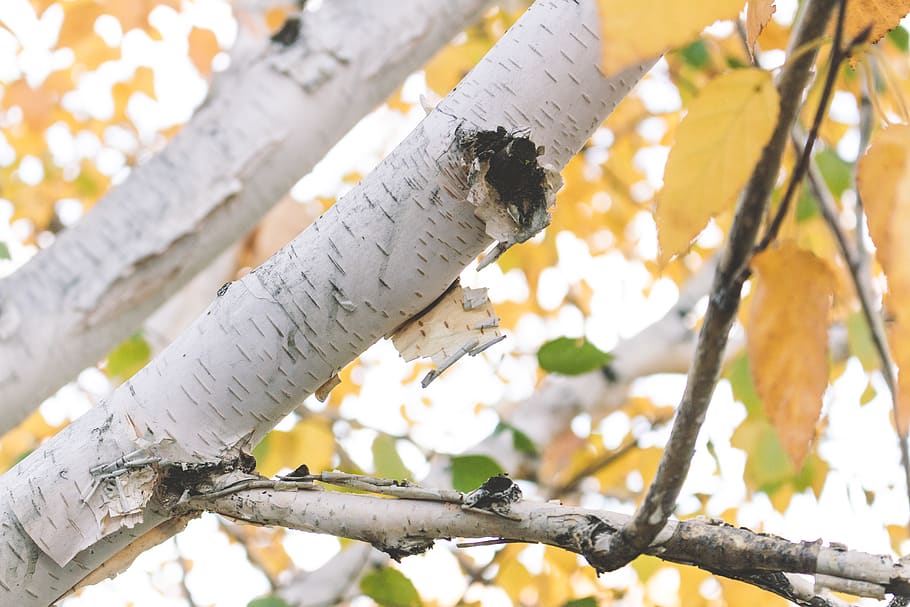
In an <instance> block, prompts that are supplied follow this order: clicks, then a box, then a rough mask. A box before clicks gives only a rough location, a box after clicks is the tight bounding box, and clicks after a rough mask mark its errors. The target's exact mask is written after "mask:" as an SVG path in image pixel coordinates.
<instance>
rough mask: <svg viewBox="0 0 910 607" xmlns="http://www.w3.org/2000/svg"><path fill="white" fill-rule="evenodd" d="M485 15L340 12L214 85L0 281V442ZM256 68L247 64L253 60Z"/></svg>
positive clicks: (353, 7)
mask: <svg viewBox="0 0 910 607" xmlns="http://www.w3.org/2000/svg"><path fill="white" fill-rule="evenodd" d="M488 4H489V0H456V1H453V2H442V3H440V2H435V1H433V0H415V1H414V2H407V3H402V2H396V1H394V0H383V1H375V2H360V1H359V0H336V1H334V2H327V3H325V5H324V6H323V7H322V8H321V9H320V10H318V11H313V12H310V11H307V12H305V13H303V17H302V18H301V29H300V33H299V35H298V36H297V39H296V40H295V41H293V42H292V43H291V44H289V45H283V44H278V43H269V42H268V41H266V42H265V43H264V46H260V47H258V50H257V52H250V53H244V54H243V55H244V57H249V58H248V59H246V60H245V61H241V62H240V63H239V64H238V65H236V66H234V67H232V68H231V69H230V70H229V71H228V72H225V73H224V74H220V75H219V76H218V77H217V79H216V80H215V81H214V83H213V85H212V90H211V91H210V93H209V97H208V99H207V100H206V102H205V103H204V104H203V106H202V107H201V108H200V109H199V110H198V111H197V113H196V115H195V116H194V117H193V119H192V121H191V122H190V123H189V124H188V125H187V126H186V127H185V128H184V129H183V130H182V131H181V132H180V133H179V134H178V135H177V136H176V137H175V138H174V139H173V140H172V141H171V142H170V143H169V144H168V145H167V146H166V147H165V149H164V150H162V151H161V153H159V154H158V155H156V156H154V157H153V158H152V159H150V160H149V161H148V162H146V163H145V164H143V165H141V166H139V167H137V168H135V169H134V170H133V171H132V173H131V174H130V176H129V177H128V178H127V180H126V181H125V182H124V183H122V184H121V185H119V186H117V187H116V188H114V189H112V190H111V191H110V192H109V193H108V194H107V195H106V196H105V197H104V198H103V199H102V200H101V201H100V202H99V203H98V204H97V205H96V206H95V207H94V208H93V209H92V211H91V212H90V213H88V214H87V215H86V217H85V218H83V219H82V221H80V222H79V224H77V225H76V226H74V227H73V228H72V229H70V230H67V231H65V232H63V233H62V234H60V235H59V236H58V238H57V240H56V242H55V243H54V245H53V246H52V247H50V248H49V249H47V250H44V251H41V252H39V253H38V254H37V255H36V256H35V257H34V258H33V259H31V260H30V261H29V262H28V263H27V264H26V265H25V266H23V267H22V268H20V269H19V270H18V271H17V272H15V273H14V274H13V275H12V276H10V277H8V278H6V279H4V280H2V281H0V394H2V396H3V398H2V407H0V434H2V433H4V432H5V431H6V430H9V429H10V428H12V427H14V426H15V425H16V424H18V423H19V422H20V421H21V420H22V419H24V418H25V417H26V416H27V415H28V414H29V413H30V412H31V411H33V410H34V409H35V408H37V406H38V405H39V404H40V403H41V401H42V400H44V399H45V398H46V397H48V396H50V395H51V394H53V393H54V391H56V390H57V389H58V388H59V387H60V386H62V385H63V384H64V383H66V382H67V381H69V380H70V379H72V377H73V376H75V375H76V373H78V372H79V371H80V370H82V369H84V368H85V367H87V366H90V365H92V364H94V363H95V362H96V361H97V360H98V359H100V358H101V357H102V356H104V355H105V354H107V353H108V352H109V351H110V350H111V349H112V348H113V347H114V346H116V345H117V343H119V342H120V341H121V340H123V339H124V338H126V337H127V336H128V335H129V334H130V333H131V332H132V331H133V330H135V328H136V327H138V326H139V325H140V324H141V323H142V321H143V320H144V319H145V318H146V317H147V316H148V315H149V314H151V313H152V312H153V311H154V310H155V309H156V308H157V307H158V306H159V305H160V304H161V303H162V302H163V301H164V300H165V299H166V298H167V297H168V296H169V295H170V294H172V293H174V292H176V291H177V290H178V289H179V288H180V287H181V286H182V285H183V284H185V283H186V282H187V281H188V280H189V279H190V278H192V276H193V275H195V274H196V272H198V271H199V270H201V269H202V268H204V267H205V266H206V265H207V264H208V263H209V262H210V261H211V260H212V259H214V258H215V257H216V256H217V255H218V253H220V252H221V251H222V250H223V249H225V248H226V247H227V246H228V245H230V244H231V243H232V242H234V241H235V240H236V239H238V238H239V237H240V236H241V235H243V234H244V233H245V232H246V231H247V230H248V229H249V228H250V227H252V225H253V224H254V223H255V222H256V221H257V220H258V219H259V218H260V217H261V216H262V215H263V214H264V213H265V212H266V211H267V210H268V209H269V208H270V207H271V206H272V205H273V204H274V203H276V202H277V201H278V200H279V199H280V198H281V197H282V196H283V195H284V194H285V193H286V192H287V191H288V190H289V189H290V188H291V186H292V185H293V184H294V183H295V181H297V179H299V178H300V177H301V176H302V175H304V174H306V173H307V172H308V171H310V169H312V168H313V166H314V165H315V164H316V162H318V161H319V160H320V159H321V158H322V157H323V156H324V155H325V153H326V152H327V151H328V150H329V148H330V147H331V146H332V145H333V144H334V143H335V142H337V141H338V140H339V139H340V138H341V137H342V136H343V135H344V134H345V133H346V132H347V131H348V130H349V129H350V128H351V127H352V126H353V125H354V124H355V123H356V122H357V120H359V119H360V118H361V117H362V116H363V115H365V114H366V113H367V112H369V111H370V110H372V109H373V108H374V107H375V106H376V105H377V104H379V103H381V102H382V100H383V99H385V98H386V97H387V96H388V95H389V94H390V93H391V92H392V91H393V90H394V89H395V87H396V86H398V85H399V84H400V83H401V81H402V80H403V79H404V78H405V76H407V75H408V74H409V73H410V72H411V71H413V70H415V69H417V68H418V67H420V66H421V65H422V64H423V63H424V62H425V61H426V60H427V59H429V57H430V56H431V55H432V54H433V53H434V52H435V51H436V50H437V49H438V48H439V47H441V46H442V45H443V44H445V43H446V42H448V41H449V40H450V39H451V38H452V37H453V36H454V35H455V34H457V33H458V32H459V31H461V30H462V29H463V28H464V27H465V26H466V25H468V24H469V23H470V22H471V21H472V20H473V19H475V18H476V17H477V16H478V15H479V14H480V12H481V11H482V10H483V8H484V7H486V6H487V5H488ZM250 55H251V56H250Z"/></svg>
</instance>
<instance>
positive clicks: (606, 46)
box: [598, 0, 743, 74]
mask: <svg viewBox="0 0 910 607" xmlns="http://www.w3.org/2000/svg"><path fill="white" fill-rule="evenodd" d="M598 4H599V6H600V33H601V35H600V38H601V45H602V50H601V52H602V55H601V61H600V65H601V68H602V69H603V71H604V73H606V74H616V73H618V72H619V71H620V70H622V69H623V68H626V67H629V66H631V65H633V64H635V63H638V62H640V61H643V60H645V59H648V58H651V57H657V56H658V55H660V54H661V53H663V52H665V51H666V50H667V49H670V48H673V47H675V46H681V45H683V44H685V43H686V42H689V41H690V40H692V39H693V38H695V37H696V36H697V35H698V34H699V32H701V30H703V29H704V28H705V27H707V26H708V25H711V24H712V23H714V22H715V21H719V20H722V19H735V18H736V16H737V15H738V14H739V12H740V11H741V10H742V8H743V0H702V1H700V2H679V1H676V0H652V1H650V2H630V1H629V0H598Z"/></svg>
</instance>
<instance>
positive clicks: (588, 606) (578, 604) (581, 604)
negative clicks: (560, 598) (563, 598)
mask: <svg viewBox="0 0 910 607" xmlns="http://www.w3.org/2000/svg"><path fill="white" fill-rule="evenodd" d="M563 607H597V599H595V598H594V597H593V596H586V597H584V598H582V599H572V600H571V601H568V602H566V603H565V604H564V605H563Z"/></svg>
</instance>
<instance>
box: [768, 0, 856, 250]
mask: <svg viewBox="0 0 910 607" xmlns="http://www.w3.org/2000/svg"><path fill="white" fill-rule="evenodd" d="M846 13H847V2H846V0H844V1H843V2H841V5H840V10H839V11H838V12H837V26H836V27H835V28H834V44H833V45H832V47H831V57H830V63H829V65H828V73H827V75H826V76H825V85H824V87H823V88H822V96H821V99H820V100H819V102H818V108H817V109H816V110H815V117H814V118H813V120H812V128H811V129H809V135H808V137H807V138H806V143H805V145H804V146H803V149H802V151H801V153H800V154H799V157H798V160H797V161H796V166H795V167H793V171H792V172H791V173H790V181H789V182H788V183H787V190H786V191H785V193H784V197H783V198H782V199H781V201H780V206H778V207H777V213H776V214H775V215H774V219H772V220H771V224H770V225H769V226H768V229H767V231H766V232H765V235H764V236H763V237H762V239H761V241H759V243H758V244H757V245H756V246H755V252H756V253H758V252H760V251H764V250H765V249H767V248H768V245H770V244H771V243H772V242H774V239H776V238H777V234H778V232H779V231H780V227H781V225H782V224H783V223H784V218H785V217H786V216H787V211H788V210H789V208H790V202H791V201H792V200H793V195H794V194H795V193H796V188H797V186H798V185H799V184H800V183H802V181H803V178H804V177H805V174H806V170H807V169H808V168H809V161H810V160H811V158H812V148H813V147H815V142H816V140H817V139H818V133H819V130H820V129H821V126H822V120H824V118H825V114H827V112H828V102H829V101H830V100H831V95H832V94H833V93H834V83H835V81H836V80H837V74H838V72H839V71H840V66H841V65H842V64H843V62H844V60H845V59H846V58H847V55H848V53H849V51H850V48H852V43H851V45H849V46H848V47H847V48H841V44H842V42H843V38H844V19H845V17H846Z"/></svg>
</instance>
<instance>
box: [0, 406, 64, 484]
mask: <svg viewBox="0 0 910 607" xmlns="http://www.w3.org/2000/svg"><path fill="white" fill-rule="evenodd" d="M65 426H66V423H63V424H60V425H59V426H52V425H50V424H49V423H47V420H45V419H44V416H43V415H41V413H40V412H38V411H35V412H34V413H32V414H31V415H29V416H28V417H27V418H26V419H25V421H23V422H22V423H21V424H19V425H18V426H17V427H15V428H13V429H12V430H10V431H9V432H7V433H6V434H4V435H3V436H2V439H0V472H5V471H7V470H8V469H10V468H11V467H12V466H13V464H15V463H16V462H18V461H19V460H20V459H22V458H23V457H24V456H26V455H27V454H28V453H29V452H30V451H31V450H32V449H34V448H35V447H37V446H38V445H40V444H41V443H42V442H43V441H44V440H45V439H47V438H50V437H52V436H53V435H55V434H57V432H59V431H60V430H62V429H63V428H64V427H65Z"/></svg>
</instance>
